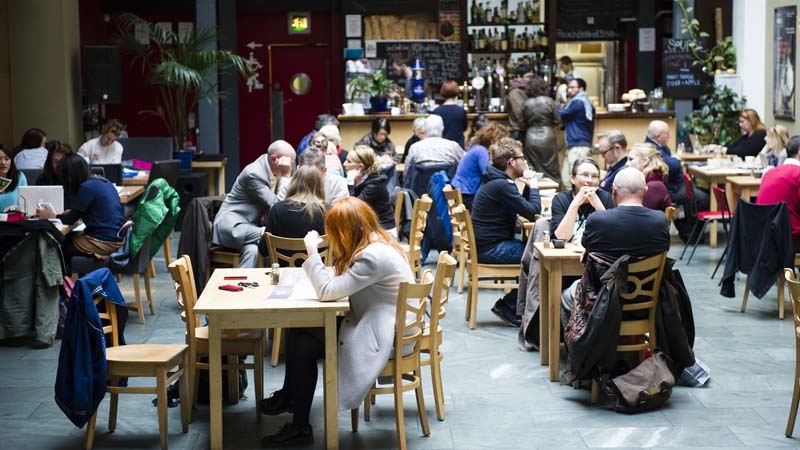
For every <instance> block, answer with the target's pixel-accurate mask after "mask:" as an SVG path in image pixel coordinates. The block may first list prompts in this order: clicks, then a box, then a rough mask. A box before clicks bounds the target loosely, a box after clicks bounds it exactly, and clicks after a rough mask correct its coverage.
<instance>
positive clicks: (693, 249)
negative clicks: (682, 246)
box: [686, 220, 716, 266]
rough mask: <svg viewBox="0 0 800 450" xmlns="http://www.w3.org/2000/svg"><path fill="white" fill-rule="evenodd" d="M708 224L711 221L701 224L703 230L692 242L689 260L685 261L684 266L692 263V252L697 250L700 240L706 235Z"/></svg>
mask: <svg viewBox="0 0 800 450" xmlns="http://www.w3.org/2000/svg"><path fill="white" fill-rule="evenodd" d="M709 222H712V221H711V220H706V221H705V222H704V223H703V229H701V230H700V234H698V235H697V238H696V239H695V240H694V245H693V246H692V253H691V254H690V255H689V260H688V261H686V265H687V266H688V265H689V264H691V263H692V258H694V252H695V251H696V250H697V245H698V244H700V239H702V238H703V235H704V234H706V228H708V224H709ZM715 226H716V224H715Z"/></svg>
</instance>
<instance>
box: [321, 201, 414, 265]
mask: <svg viewBox="0 0 800 450" xmlns="http://www.w3.org/2000/svg"><path fill="white" fill-rule="evenodd" d="M325 234H327V235H328V238H329V239H330V242H331V247H330V249H331V260H332V262H333V269H334V272H335V273H336V275H341V274H343V273H344V272H345V271H346V270H347V269H348V268H349V267H350V266H352V265H353V262H354V261H355V258H356V255H358V254H359V253H361V251H363V250H364V248H365V247H366V246H367V245H369V244H371V243H373V242H383V243H386V244H388V245H391V246H392V247H393V248H394V249H395V250H396V251H397V253H399V254H401V255H403V258H404V259H405V257H406V256H405V252H404V251H403V248H402V247H400V244H398V243H397V241H395V240H394V238H392V237H391V236H389V234H388V233H387V232H386V230H384V229H383V227H382V226H381V224H380V223H379V222H378V216H377V215H376V214H375V211H374V210H373V209H372V207H371V206H369V205H368V204H367V203H365V202H364V201H363V200H359V199H358V198H357V197H345V198H343V199H341V200H339V201H337V202H336V203H334V204H333V206H332V207H331V209H330V211H328V216H327V217H326V218H325Z"/></svg>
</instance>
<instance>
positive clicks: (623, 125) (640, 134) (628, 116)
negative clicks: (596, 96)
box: [594, 112, 677, 154]
mask: <svg viewBox="0 0 800 450" xmlns="http://www.w3.org/2000/svg"><path fill="white" fill-rule="evenodd" d="M653 120H661V121H664V122H666V124H667V125H668V126H669V134H670V136H669V148H670V149H671V150H672V153H673V154H674V153H675V152H676V149H677V144H676V142H677V141H676V136H677V131H676V124H675V113H674V112H654V113H647V112H638V113H631V112H598V113H596V114H595V116H594V132H595V135H597V134H600V133H603V132H605V131H608V130H620V131H622V134H624V135H625V138H626V139H627V140H628V148H630V147H631V145H633V144H635V143H638V142H644V138H645V137H646V136H647V127H648V125H650V122H651V121H653ZM596 142H597V138H596V137H595V143H596Z"/></svg>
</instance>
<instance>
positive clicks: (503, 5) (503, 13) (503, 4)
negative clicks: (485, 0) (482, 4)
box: [500, 0, 508, 23]
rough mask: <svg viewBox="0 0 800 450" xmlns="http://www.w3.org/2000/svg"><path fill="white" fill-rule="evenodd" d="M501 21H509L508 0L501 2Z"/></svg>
mask: <svg viewBox="0 0 800 450" xmlns="http://www.w3.org/2000/svg"><path fill="white" fill-rule="evenodd" d="M500 21H501V22H502V23H508V0H502V1H501V2H500Z"/></svg>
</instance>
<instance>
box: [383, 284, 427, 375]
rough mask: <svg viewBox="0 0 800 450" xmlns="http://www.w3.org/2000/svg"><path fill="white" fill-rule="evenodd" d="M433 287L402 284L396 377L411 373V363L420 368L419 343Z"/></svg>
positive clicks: (398, 300) (397, 316) (396, 326)
mask: <svg viewBox="0 0 800 450" xmlns="http://www.w3.org/2000/svg"><path fill="white" fill-rule="evenodd" d="M432 286H433V284H432V283H419V284H414V283H407V282H403V283H400V291H399V292H398V293H397V308H396V310H395V312H396V315H395V333H394V349H395V351H394V356H393V359H394V361H395V364H394V366H395V367H394V372H395V375H402V374H403V373H405V372H409V371H410V370H409V369H408V367H409V366H408V364H409V363H410V364H411V365H414V364H416V366H417V368H418V367H419V350H420V345H419V343H420V340H421V339H422V332H423V330H424V328H425V311H426V310H427V306H428V295H429V294H430V293H431V288H432ZM398 349H399V350H398ZM398 354H399V356H398ZM411 370H413V369H411ZM400 378H402V377H400ZM396 379H397V378H396Z"/></svg>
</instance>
